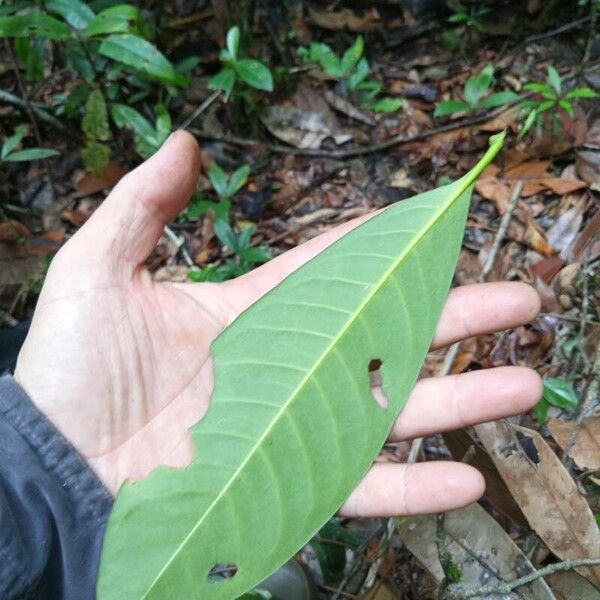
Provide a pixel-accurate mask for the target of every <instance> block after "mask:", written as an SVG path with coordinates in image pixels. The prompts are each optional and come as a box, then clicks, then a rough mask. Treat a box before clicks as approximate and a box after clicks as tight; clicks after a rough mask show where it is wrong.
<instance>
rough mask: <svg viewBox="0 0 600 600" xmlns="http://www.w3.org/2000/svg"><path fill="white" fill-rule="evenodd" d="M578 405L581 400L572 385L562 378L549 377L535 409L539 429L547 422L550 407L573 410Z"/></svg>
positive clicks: (545, 381)
mask: <svg viewBox="0 0 600 600" xmlns="http://www.w3.org/2000/svg"><path fill="white" fill-rule="evenodd" d="M578 404H579V398H578V397H577V393H576V392H575V390H574V389H573V385H572V384H571V383H569V382H568V381H567V380H566V379H563V378H562V377H547V378H546V379H544V393H543V394H542V397H541V399H540V401H539V402H538V403H537V404H536V405H535V408H534V414H535V419H536V421H537V424H538V427H542V425H544V423H545V422H546V418H547V416H548V409H549V408H550V406H556V407H558V408H562V409H565V410H572V409H574V408H576V407H577V405H578Z"/></svg>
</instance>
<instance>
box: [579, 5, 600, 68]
mask: <svg viewBox="0 0 600 600" xmlns="http://www.w3.org/2000/svg"><path fill="white" fill-rule="evenodd" d="M597 15H598V11H597V10H596V3H595V2H594V1H593V0H590V16H589V17H588V19H589V20H590V32H589V34H588V39H587V42H586V44H585V52H584V53H583V60H582V61H581V69H580V70H581V71H583V69H584V68H585V65H586V64H587V62H588V60H590V55H591V53H592V43H593V42H594V34H595V33H596V18H597Z"/></svg>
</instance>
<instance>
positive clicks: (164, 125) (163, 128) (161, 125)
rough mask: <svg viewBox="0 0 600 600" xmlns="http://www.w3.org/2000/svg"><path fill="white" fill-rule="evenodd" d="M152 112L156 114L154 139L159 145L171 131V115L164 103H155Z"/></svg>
mask: <svg viewBox="0 0 600 600" xmlns="http://www.w3.org/2000/svg"><path fill="white" fill-rule="evenodd" d="M154 114H155V115H156V127H155V130H156V141H157V142H158V145H159V146H162V144H163V143H164V141H165V140H166V139H167V138H168V137H169V135H170V133H171V129H172V127H173V123H172V121H171V115H170V114H169V111H168V110H167V108H166V107H165V105H164V104H157V105H156V106H155V107H154Z"/></svg>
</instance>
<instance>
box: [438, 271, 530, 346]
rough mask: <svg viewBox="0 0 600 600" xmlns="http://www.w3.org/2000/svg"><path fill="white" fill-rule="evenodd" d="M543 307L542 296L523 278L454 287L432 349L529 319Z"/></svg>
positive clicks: (519, 323)
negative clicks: (522, 281) (522, 280)
mask: <svg viewBox="0 0 600 600" xmlns="http://www.w3.org/2000/svg"><path fill="white" fill-rule="evenodd" d="M540 307H541V302H540V297H539V296H538V294H537V292H536V291H535V290H534V289H533V288H532V287H531V286H529V285H527V284H525V283H520V282H516V281H514V282H497V283H476V284H473V285H463V286H461V287H457V288H454V289H452V290H451V291H450V294H449V295H448V300H447V301H446V304H445V306H444V310H443V311H442V316H441V317H440V320H439V322H438V326H437V329H436V333H435V336H434V338H433V343H432V346H431V347H432V349H435V348H440V347H442V346H447V345H448V344H452V343H454V342H457V341H459V340H462V339H464V338H467V337H471V336H474V335H481V334H483V333H493V332H494V331H501V330H503V329H509V328H511V327H517V326H518V325H523V324H525V323H528V322H529V321H531V320H532V319H534V318H535V317H536V315H537V314H538V313H539V311H540Z"/></svg>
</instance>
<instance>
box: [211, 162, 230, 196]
mask: <svg viewBox="0 0 600 600" xmlns="http://www.w3.org/2000/svg"><path fill="white" fill-rule="evenodd" d="M208 178H209V179H210V183H211V185H212V186H213V188H214V190H215V192H217V196H219V198H227V187H228V186H227V182H228V178H227V173H225V171H223V169H221V167H220V166H219V165H218V164H217V163H213V164H212V165H211V166H210V167H209V169H208Z"/></svg>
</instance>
